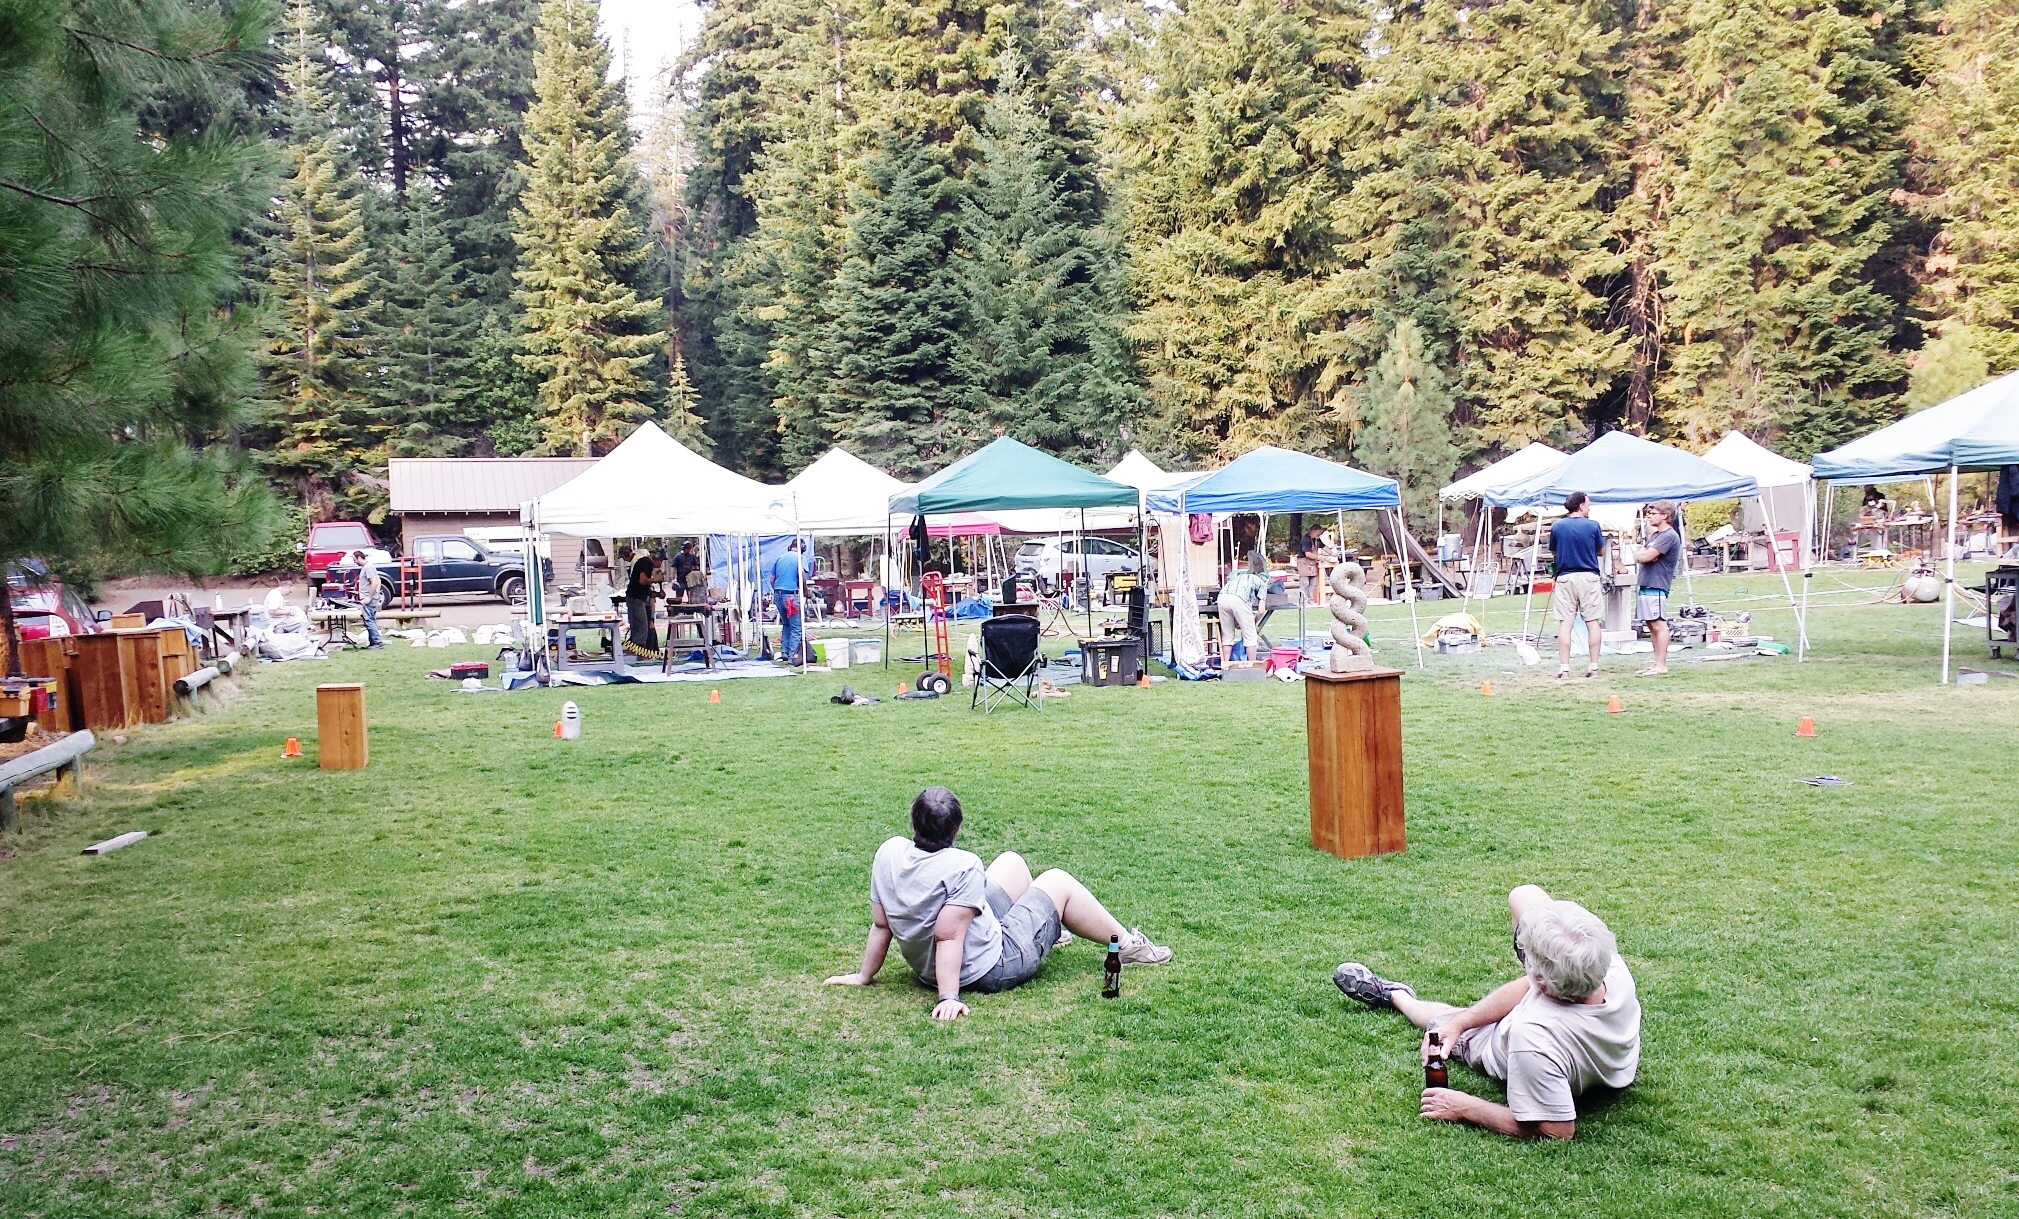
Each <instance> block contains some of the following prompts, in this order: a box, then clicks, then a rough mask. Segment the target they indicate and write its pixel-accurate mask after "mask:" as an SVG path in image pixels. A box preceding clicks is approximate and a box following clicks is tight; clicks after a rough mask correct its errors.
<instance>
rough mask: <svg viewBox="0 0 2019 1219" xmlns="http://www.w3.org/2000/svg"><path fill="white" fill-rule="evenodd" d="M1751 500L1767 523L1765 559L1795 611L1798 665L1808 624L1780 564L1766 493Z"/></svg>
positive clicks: (1798, 552)
mask: <svg viewBox="0 0 2019 1219" xmlns="http://www.w3.org/2000/svg"><path fill="white" fill-rule="evenodd" d="M1753 498H1754V499H1755V500H1757V501H1758V503H1759V505H1760V516H1761V517H1762V518H1764V519H1765V520H1766V522H1767V558H1768V560H1769V561H1770V562H1772V563H1773V565H1774V566H1775V567H1778V568H1780V569H1781V588H1782V589H1783V590H1785V591H1786V592H1787V594H1788V608H1789V609H1791V610H1793V611H1795V660H1796V662H1797V663H1799V662H1801V661H1802V660H1803V659H1804V658H1805V657H1806V655H1807V653H1808V649H1809V624H1808V621H1807V620H1806V619H1805V618H1804V617H1803V616H1802V607H1801V605H1800V604H1799V603H1797V602H1796V600H1795V586H1794V584H1793V583H1792V582H1790V581H1789V580H1788V568H1787V564H1785V563H1783V562H1781V549H1780V539H1779V538H1778V537H1776V536H1775V533H1776V532H1777V531H1776V529H1775V528H1774V510H1773V508H1772V507H1770V506H1769V505H1768V503H1767V496H1766V492H1765V491H1762V492H1761V493H1760V494H1759V495H1756V496H1754V497H1753ZM1801 554H1802V547H1801V540H1800V539H1799V538H1798V539H1796V542H1795V555H1796V557H1797V561H1799V559H1800V556H1801Z"/></svg>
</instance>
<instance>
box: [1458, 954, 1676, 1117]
mask: <svg viewBox="0 0 2019 1219" xmlns="http://www.w3.org/2000/svg"><path fill="white" fill-rule="evenodd" d="M1459 1053H1460V1055H1461V1056H1462V1057H1463V1058H1464V1059H1465V1062H1466V1064H1467V1065H1469V1066H1471V1067H1472V1068H1473V1069H1474V1070H1477V1071H1480V1072H1482V1073H1484V1074H1487V1075H1491V1076H1492V1077H1493V1078H1495V1079H1502V1080H1506V1081H1507V1107H1508V1108H1509V1109H1512V1110H1513V1111H1514V1116H1515V1119H1516V1120H1517V1121H1523V1122H1573V1121H1576V1120H1577V1105H1576V1103H1575V1099H1576V1097H1577V1096H1578V1095H1579V1094H1580V1093H1582V1092H1584V1091H1585V1090H1586V1089H1588V1088H1592V1087H1595V1086H1597V1085H1600V1084H1603V1085H1605V1086H1606V1087H1608V1088H1624V1087H1626V1086H1627V1085H1628V1084H1630V1083H1632V1082H1633V1077H1634V1072H1635V1071H1637V1070H1638V1069H1639V1068H1640V1000H1639V999H1638V998H1637V997H1635V995H1634V989H1633V975H1632V974H1631V973H1629V972H1627V968H1626V962H1625V961H1622V960H1620V959H1619V958H1618V957H1614V958H1613V961H1612V968H1611V969H1609V970H1607V971H1606V974H1605V1002H1603V1003H1565V1002H1564V1001H1563V1000H1561V999H1552V998H1550V997H1549V996H1548V995H1545V994H1543V993H1542V991H1541V990H1540V989H1538V988H1536V987H1533V986H1531V987H1530V988H1529V991H1528V995H1527V997H1526V998H1524V999H1522V1001H1521V1002H1519V1003H1517V1004H1515V1005H1514V1010H1513V1011H1511V1012H1509V1013H1507V1014H1506V1015H1505V1016H1502V1017H1501V1018H1500V1021H1499V1023H1497V1024H1490V1025H1487V1026H1486V1027H1484V1028H1477V1029H1473V1030H1471V1031H1470V1032H1468V1033H1466V1034H1465V1036H1464V1037H1462V1038H1460V1039H1459Z"/></svg>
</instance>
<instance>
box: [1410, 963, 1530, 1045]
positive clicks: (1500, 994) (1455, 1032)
mask: <svg viewBox="0 0 2019 1219" xmlns="http://www.w3.org/2000/svg"><path fill="white" fill-rule="evenodd" d="M1529 986H1530V983H1529V980H1528V978H1527V977H1526V976H1523V977H1519V978H1516V979H1514V980H1513V981H1512V982H1503V983H1501V984H1500V985H1499V986H1496V987H1494V988H1493V990H1492V991H1490V992H1489V993H1488V994H1487V996H1486V997H1485V998H1484V999H1481V1000H1480V1001H1479V1002H1477V1003H1475V1004H1473V1005H1472V1006H1471V1007H1461V1008H1459V1009H1458V1010H1457V1011H1455V1012H1447V1013H1446V1014H1444V1015H1442V1016H1439V1017H1438V1018H1437V1019H1435V1020H1433V1021H1431V1022H1430V1025H1429V1027H1427V1028H1425V1029H1424V1030H1423V1050H1422V1056H1423V1058H1424V1060H1425V1061H1428V1060H1429V1058H1430V1035H1431V1034H1432V1033H1435V1034H1437V1035H1438V1036H1439V1037H1440V1038H1442V1040H1443V1051H1444V1056H1445V1057H1450V1055H1451V1048H1452V1047H1453V1046H1455V1045H1456V1044H1458V1037H1459V1034H1461V1033H1463V1032H1465V1030H1467V1029H1476V1028H1484V1027H1485V1026H1487V1025H1489V1024H1494V1023H1496V1022H1498V1021H1499V1020H1500V1018H1501V1017H1502V1016H1505V1015H1506V1014H1507V1013H1509V1012H1511V1011H1513V1010H1514V1005H1515V1004H1517V1003H1519V1002H1521V1001H1522V1000H1523V999H1525V998H1527V997H1528V988H1529Z"/></svg>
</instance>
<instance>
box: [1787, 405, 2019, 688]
mask: <svg viewBox="0 0 2019 1219" xmlns="http://www.w3.org/2000/svg"><path fill="white" fill-rule="evenodd" d="M1814 465H1815V471H1816V477H1817V478H1818V479H1819V480H1828V481H1830V482H1861V483H1877V482H1895V481H1899V480H1902V479H1908V478H1930V479H1932V478H1933V476H1934V475H1937V474H1941V473H1943V472H1945V471H1946V472H1947V473H1948V475H1949V521H1948V525H1947V528H1946V529H1945V530H1944V531H1943V536H1944V544H1943V547H1942V549H1943V551H1944V552H1945V560H1944V561H1945V562H1946V563H1947V564H1948V571H1947V573H1946V574H1945V575H1944V577H1943V580H1942V682H1943V684H1945V685H1946V684H1947V683H1948V681H1949V647H1950V634H1951V628H1952V627H1953V626H1954V625H1955V620H1956V619H1955V612H1956V611H1955V592H1956V478H1957V476H1958V475H1959V474H1963V473H1966V472H1974V471H1978V470H1997V469H2001V468H2003V467H2005V466H2011V465H2019V372H2014V373H2007V374H2005V375H2004V376H2002V377H1999V378H1997V379H1996V380H1992V381H1986V382H1985V383H1984V384H1982V385H1979V386H1978V387H1977V388H1975V389H1973V390H1971V391H1969V392H1968V393H1963V394H1958V395H1956V396H1955V397H1954V398H1951V399H1949V400H1948V401H1947V402H1940V403H1937V404H1936V405H1934V406H1931V407H1929V408H1928V409H1926V410H1923V411H1916V412H1914V413H1913V414H1911V415H1909V416H1907V417H1906V418H1905V419H1902V420H1900V421H1899V422H1898V423H1894V424H1890V425H1888V426H1886V427H1882V428H1880V429H1879V430H1878V431H1876V432H1873V433H1871V434H1869V435H1866V436H1860V437H1858V439H1856V440H1853V441H1852V442H1851V443H1849V444H1847V445H1844V446H1842V447H1840V448H1835V449H1831V450H1830V451H1829V452H1827V453H1818V454H1817V455H1816V460H1815V462H1814ZM1933 500H1934V484H1933V483H1932V482H1930V484H1929V501H1930V502H1931V503H1932V502H1933ZM1826 502H1827V501H1826ZM1824 532H1825V534H1827V532H1828V529H1827V526H1826V527H1825V531H1824Z"/></svg>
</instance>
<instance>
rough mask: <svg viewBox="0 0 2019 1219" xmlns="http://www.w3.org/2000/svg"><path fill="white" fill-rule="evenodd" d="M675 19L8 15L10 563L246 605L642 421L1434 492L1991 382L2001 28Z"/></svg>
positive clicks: (1732, 12)
mask: <svg viewBox="0 0 2019 1219" xmlns="http://www.w3.org/2000/svg"><path fill="white" fill-rule="evenodd" d="M704 12H705V15H704V19H703V22H702V25H701V29H700V33H699V35H698V37H697V38H696V39H695V40H694V41H693V43H692V44H691V45H690V46H689V47H688V48H687V50H686V52H685V55H684V57H683V58H682V59H681V60H680V61H679V62H677V63H668V64H661V65H652V66H650V67H649V68H641V66H640V65H635V64H630V65H626V64H619V63H615V62H613V49H612V47H611V46H610V45H609V42H608V41H607V39H606V38H605V37H603V36H602V35H601V34H600V33H599V21H600V14H599V11H598V5H597V3H596V0H291V3H288V4H286V5H285V6H283V5H281V4H278V3H273V2H272V0H120V2H117V3H115V2H113V0H4V3H0V536H4V537H5V538H6V539H7V541H6V542H5V543H4V544H0V551H5V552H6V554H5V555H0V558H4V557H12V556H14V555H17V554H21V553H43V554H48V555H51V556H53V557H54V558H55V559H56V560H57V561H64V560H66V559H67V560H69V561H72V562H77V563H84V562H87V560H88V561H90V562H98V563H103V564H115V563H121V562H147V561H155V560H161V561H165V558H164V556H165V555H166V553H167V551H168V550H170V549H174V550H176V551H177V552H178V553H179V554H181V555H182V556H183V557H182V558H181V560H180V561H181V562H183V563H185V564H194V563H199V562H201V563H206V564H209V565H211V566H213V567H214V566H217V565H219V564H229V563H231V562H234V561H240V559H242V556H240V558H239V559H235V558H234V557H233V556H230V555H221V554H217V553H214V552H215V551H216V550H217V547H216V546H215V545H211V546H210V547H209V549H208V550H206V548H205V545H204V542H203V540H204V539H206V538H208V539H216V538H218V537H221V536H225V535H226V534H227V533H229V532H231V527H232V526H235V525H240V526H242V525H244V524H246V523H248V522H255V521H258V520H262V519H264V520H266V521H268V522H269V523H272V522H273V521H276V520H284V519H286V517H287V514H288V513H290V512H292V513H295V514H301V513H306V514H310V515H313V516H316V517H358V518H362V519H368V520H374V521H376V520H381V519H383V517H384V514H385V507H386V475H385V471H386V461H387V459H388V458H389V457H397V456H421V455H515V454H600V453H602V452H606V451H608V449H609V448H610V447H611V446H612V445H614V444H615V443H616V442H618V441H619V440H621V439H622V438H623V437H624V436H625V435H627V434H628V433H629V431H630V430H631V429H632V428H633V427H635V426H636V425H637V423H638V422H640V421H642V420H647V419H650V420H655V421H657V422H658V423H659V424H660V425H661V426H663V427H665V428H666V429H667V430H668V431H669V432H671V433H672V434H673V435H674V436H676V437H677V438H679V439H681V440H682V441H683V442H685V443H687V444H689V445H690V446H692V447H694V448H696V449H698V450H700V451H703V452H706V453H708V454H709V455H710V456H712V457H713V458H714V459H715V460H717V461H719V462H721V463H723V464H725V465H727V466H729V467H731V468H734V469H737V470H739V471H742V472H744V473H747V474H750V475H752V476H755V477H758V478H762V479H766V480H777V479H780V478H783V477H786V476H789V475H791V474H793V473H795V472H796V471H798V470H799V469H801V468H803V467H804V466H805V465H806V464H808V463H809V462H811V461H812V460H814V459H815V458H817V457H818V456H819V455H820V454H821V453H823V452H825V451H826V450H827V449H828V448H829V447H831V446H834V445H842V446H844V447H847V448H849V449H850V450H852V451H853V452H855V453H856V454H858V455H859V456H861V457H863V458H865V459H867V460H869V461H871V462H873V463H875V464H876V465H878V466H881V467H883V468H885V469H887V470H889V471H890V472H892V473H894V474H897V475H898V476H900V477H906V478H910V477H916V476H919V475H921V474H924V473H927V472H930V471H932V470H934V469H936V468H938V467H939V466H941V465H943V464H945V463H946V462H947V461H949V460H951V459H952V458H954V457H957V456H959V455H961V454H962V453H965V452H967V451H969V450H970V449H972V448H974V447H976V446H978V445H980V444H983V443H985V442H986V441H987V440H989V439H990V438H992V437H994V436H998V435H1004V434H1008V435H1013V436H1016V437H1018V438H1020V439H1022V440H1025V441H1027V442H1029V443H1031V444H1034V445H1037V446H1039V447H1041V448H1044V449H1046V450H1048V451H1051V452H1053V453H1056V454H1058V455H1060V456H1062V457H1065V458H1067V459H1069V460H1073V461H1078V462H1082V463H1084V464H1088V465H1099V464H1102V463H1106V462H1111V461H1113V460H1114V459H1116V458H1118V457H1119V456H1121V455H1122V453H1124V452H1126V451H1127V450H1128V449H1129V448H1131V447H1134V448H1140V449H1142V450H1143V451H1144V452H1146V453H1147V454H1149V455H1150V456H1151V457H1153V458H1156V459H1158V460H1160V461H1163V462H1166V463H1172V464H1177V465H1199V464H1204V463H1210V462H1214V461H1216V460H1222V459H1225V458H1228V457H1231V456H1235V455H1238V454H1239V453H1241V452H1243V451H1245V450H1247V449H1249V448H1252V447H1254V446H1256V445H1260V444H1278V445H1284V446H1287V447H1292V448H1298V449H1303V450H1308V451H1312V452H1319V453H1323V454H1326V455H1329V456H1333V457H1336V458H1339V459H1342V460H1349V461H1352V462H1354V463H1355V464H1358V465H1361V466H1363V467H1365V468H1369V469H1372V470H1375V471H1377V472H1382V473H1387V474H1391V475H1394V476H1397V477H1400V478H1402V479H1403V481H1404V482H1405V484H1406V485H1407V487H1408V491H1409V494H1410V495H1411V496H1412V502H1420V498H1421V497H1423V496H1424V495H1426V494H1427V492H1428V490H1429V489H1430V488H1434V487H1435V486H1436V485H1438V484H1439V483H1440V482H1442V481H1445V480H1448V479H1449V478H1450V477H1451V476H1452V475H1453V474H1454V473H1458V472H1462V471H1464V470H1467V469H1471V468H1476V467H1477V466H1478V465H1481V464H1483V463H1484V462H1486V461H1488V460H1491V459H1492V458H1494V457H1496V456H1498V455H1501V454H1503V453H1505V452H1508V451H1511V450H1513V449H1515V448H1518V447H1520V446H1521V445H1523V444H1525V443H1527V442H1529V441H1532V440H1544V441H1548V442H1551V443H1554V444H1557V445H1558V446H1560V447H1562V446H1574V445H1577V444H1579V443H1582V442H1583V441H1585V440H1588V439H1590V438H1591V437H1593V436H1595V435H1596V434H1598V433H1600V432H1603V431H1606V430H1610V429H1617V428H1624V429H1628V430H1631V431H1634V432H1637V433H1641V434H1646V435H1650V436H1654V437H1657V438H1661V439H1665V440H1673V441H1675V442H1678V443H1681V444H1685V445H1688V446H1694V447H1699V448H1700V447H1702V446H1705V445H1708V444H1709V443H1710V442H1712V441H1714V440H1716V439H1717V438H1718V437H1720V436H1722V435H1723V434H1724V433H1725V432H1727V431H1729V430H1732V429H1740V430H1743V431H1745V432H1746V433H1747V434H1748V435H1751V436H1752V437H1754V438H1755V439H1758V440H1760V441H1762V442H1763V443H1766V444H1768V445H1769V446H1771V447H1773V448H1775V449H1777V450H1779V451H1781V452H1784V453H1787V454H1789V455H1791V456H1795V457H1799V458H1804V459H1806V458H1807V457H1809V456H1810V455H1811V454H1813V453H1814V452H1815V451H1817V450H1818V449H1821V448H1825V447H1829V446H1831V445H1833V444H1837V443H1841V442H1842V441H1844V440H1846V439H1849V438H1851V437H1852V436H1854V435H1856V434H1858V433H1859V432H1861V431H1863V430H1866V429H1868V428H1870V427H1871V426H1873V425H1875V424H1877V423H1881V422H1884V421H1887V420H1889V419H1891V418H1893V417H1896V416H1897V415H1898V414H1900V413H1901V412H1903V411H1905V410H1908V409H1911V408H1913V407H1915V406H1918V405H1924V404H1927V403H1930V402H1934V401H1939V400H1941V399H1942V398H1944V397H1946V396H1948V395H1950V394H1953V393H1955V392H1958V391H1959V390H1961V389H1963V388H1967V387H1969V386H1970V385H1972V384H1975V383H1976V382H1978V381H1980V380H1982V379H1983V378H1984V377H1986V376H1987V375H1990V374H1995V373H1999V372H2004V371H2009V370H2012V369H2014V368H2019V55H2015V54H2013V53H2012V48H2014V47H2015V46H2019V0H1837V2H1836V3H1828V2H1824V0H1479V2H1475V3H1463V2H1458V0H1403V2H1402V3H1379V4H1376V3H1363V2H1360V0H1156V2H1154V3H1141V2H1138V0H1007V2H1005V0H992V2H990V3H983V2H982V0H713V3H711V4H709V5H707V6H706V8H705V10H704ZM627 76H628V78H629V79H631V80H632V81H634V82H637V81H644V82H649V83H648V84H647V85H646V86H644V87H637V86H636V85H635V83H634V87H633V88H631V89H630V90H629V91H628V93H627V90H626V88H625V86H624V79H625V78H626V77H627ZM164 539H166V540H164ZM290 540H291V539H290Z"/></svg>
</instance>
